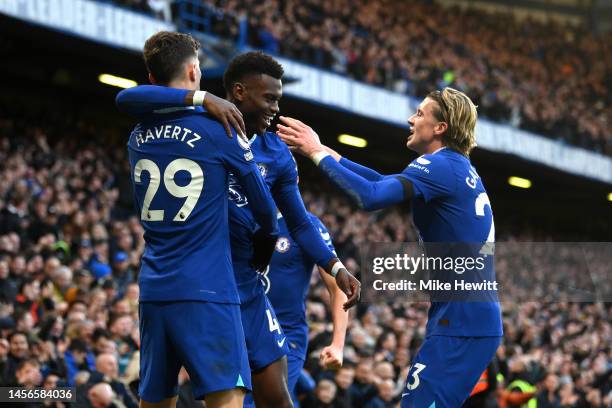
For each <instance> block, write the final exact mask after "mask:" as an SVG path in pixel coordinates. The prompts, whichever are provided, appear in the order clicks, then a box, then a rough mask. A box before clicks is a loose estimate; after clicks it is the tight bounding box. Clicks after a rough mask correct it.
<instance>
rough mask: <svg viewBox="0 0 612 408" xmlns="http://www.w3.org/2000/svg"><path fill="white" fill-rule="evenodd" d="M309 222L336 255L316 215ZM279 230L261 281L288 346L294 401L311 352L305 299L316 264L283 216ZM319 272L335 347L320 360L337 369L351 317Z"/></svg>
mask: <svg viewBox="0 0 612 408" xmlns="http://www.w3.org/2000/svg"><path fill="white" fill-rule="evenodd" d="M310 219H311V220H312V222H313V224H315V226H316V227H317V229H318V230H319V232H320V234H321V237H322V238H323V240H325V242H326V243H327V245H328V246H329V248H330V249H331V250H332V251H334V252H335V250H334V247H333V244H332V240H331V236H330V234H329V232H328V231H327V228H325V226H324V225H323V223H322V222H321V221H320V220H319V219H318V218H317V217H316V216H315V215H314V214H310ZM278 228H279V237H278V240H277V241H276V250H275V251H274V254H273V255H272V260H271V261H270V266H269V267H268V268H267V269H266V271H265V272H264V273H262V275H261V279H262V281H263V282H264V286H265V288H266V294H267V295H268V298H269V299H270V302H271V303H272V306H273V307H274V311H275V312H276V317H277V318H278V322H279V323H280V326H281V328H282V329H283V332H284V334H285V336H287V342H288V343H289V354H288V355H287V360H288V361H287V363H288V381H287V383H288V385H289V392H291V393H292V394H293V398H294V401H295V395H294V392H295V384H296V382H297V380H298V378H299V376H300V373H301V371H302V369H303V368H304V362H305V360H306V350H307V348H308V322H307V321H306V295H307V293H308V287H309V286H310V277H311V275H312V271H313V269H314V267H315V262H314V261H313V260H312V259H311V258H310V257H309V256H308V255H307V254H306V253H305V252H304V250H303V249H302V248H301V246H300V245H299V244H298V243H297V242H295V240H294V239H293V238H291V234H289V229H288V228H287V223H286V222H285V220H284V217H282V215H281V214H279V219H278ZM318 270H319V273H320V275H321V279H322V280H323V283H324V284H325V286H326V287H327V290H328V291H329V295H330V305H331V313H332V322H333V333H332V343H331V344H330V345H329V346H327V347H325V348H324V349H323V350H322V352H321V356H320V360H321V363H322V365H323V367H324V368H326V369H337V368H340V367H341V366H342V360H343V349H344V340H345V336H346V327H347V324H348V313H347V312H346V311H345V310H343V307H342V306H343V304H344V302H346V295H345V294H344V293H343V292H342V291H341V290H340V289H339V288H338V286H337V285H336V283H335V282H334V279H333V278H332V277H331V276H329V274H327V273H326V272H325V271H324V270H322V269H321V268H320V267H319V268H318Z"/></svg>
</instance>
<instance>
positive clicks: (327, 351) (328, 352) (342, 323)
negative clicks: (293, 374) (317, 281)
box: [319, 267, 348, 370]
mask: <svg viewBox="0 0 612 408" xmlns="http://www.w3.org/2000/svg"><path fill="white" fill-rule="evenodd" d="M319 274H320V275H321V279H323V283H325V286H326V287H327V290H328V291H329V297H330V304H331V314H332V323H333V326H334V329H333V333H332V342H331V344H330V345H329V346H327V347H325V348H324V349H323V351H321V355H320V357H319V359H320V361H321V364H322V365H323V368H325V369H326V370H330V369H331V370H333V369H338V368H340V367H342V361H343V351H344V341H345V338H346V328H347V326H348V312H347V311H346V310H344V307H343V305H344V303H345V302H346V300H347V299H346V295H345V294H344V292H342V291H341V290H340V288H339V287H338V285H337V284H336V281H335V280H334V279H333V278H332V277H331V276H330V275H329V274H328V273H327V272H325V270H323V268H321V267H319Z"/></svg>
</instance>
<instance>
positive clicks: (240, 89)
mask: <svg viewBox="0 0 612 408" xmlns="http://www.w3.org/2000/svg"><path fill="white" fill-rule="evenodd" d="M246 94H247V90H246V87H245V86H244V84H243V83H241V82H236V83H234V85H233V86H232V96H233V97H234V99H235V100H237V101H238V102H244V100H245V98H246Z"/></svg>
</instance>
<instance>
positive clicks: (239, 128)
mask: <svg viewBox="0 0 612 408" xmlns="http://www.w3.org/2000/svg"><path fill="white" fill-rule="evenodd" d="M202 105H204V108H205V109H206V111H207V112H209V113H210V114H211V115H213V116H214V117H215V118H217V120H219V121H220V122H221V123H222V124H223V127H224V128H225V132H226V133H227V135H228V136H229V137H230V138H232V137H233V135H232V129H231V128H232V127H233V128H234V129H235V130H236V133H238V135H242V136H243V137H245V138H246V135H245V132H246V131H245V126H244V120H243V118H242V113H241V112H240V110H239V109H238V108H237V107H236V105H234V104H233V103H231V102H230V101H228V100H225V99H223V98H219V97H218V96H216V95H213V94H211V93H210V92H206V96H205V97H204V102H203V103H202Z"/></svg>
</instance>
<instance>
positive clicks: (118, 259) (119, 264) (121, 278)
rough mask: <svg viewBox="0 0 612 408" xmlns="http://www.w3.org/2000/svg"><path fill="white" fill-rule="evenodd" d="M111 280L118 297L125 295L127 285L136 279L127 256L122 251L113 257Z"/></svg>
mask: <svg viewBox="0 0 612 408" xmlns="http://www.w3.org/2000/svg"><path fill="white" fill-rule="evenodd" d="M113 279H114V281H115V283H116V284H117V290H118V292H119V296H120V297H122V296H123V294H124V293H125V291H126V289H127V285H128V284H129V283H130V282H134V281H135V279H136V271H135V270H134V268H133V267H132V266H131V265H130V263H129V259H128V254H127V253H126V252H124V251H118V252H116V253H115V255H114V256H113Z"/></svg>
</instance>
